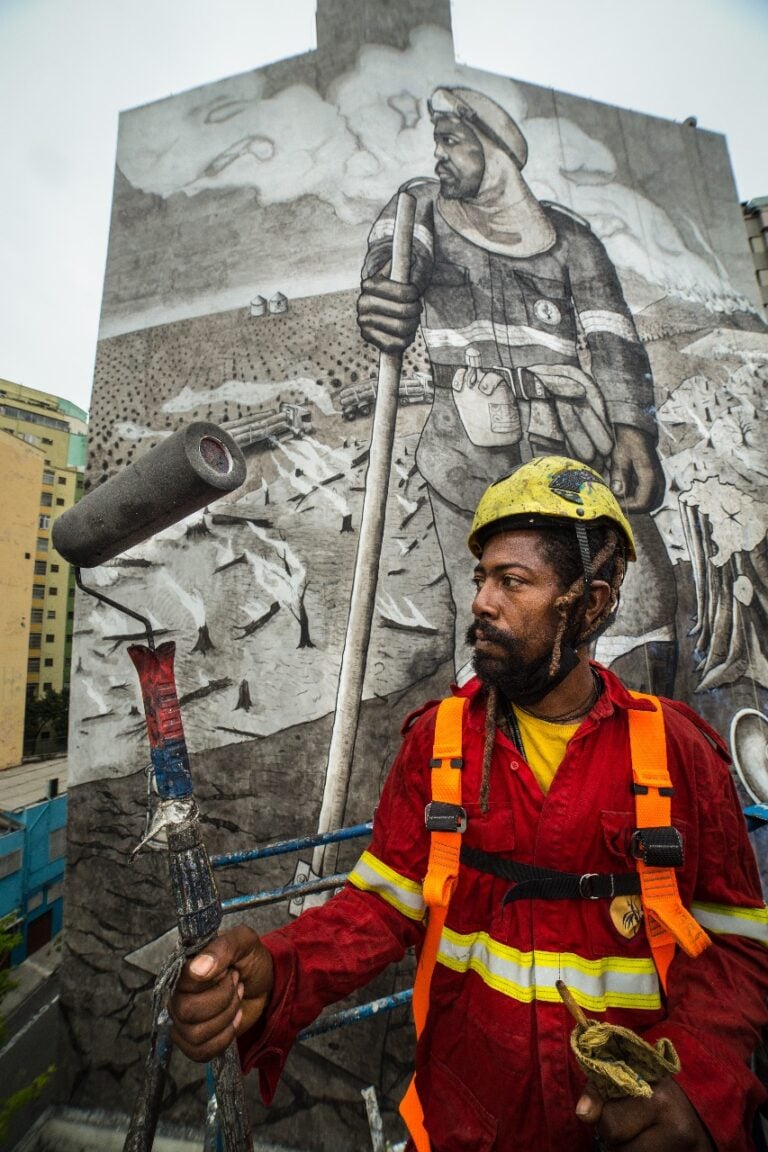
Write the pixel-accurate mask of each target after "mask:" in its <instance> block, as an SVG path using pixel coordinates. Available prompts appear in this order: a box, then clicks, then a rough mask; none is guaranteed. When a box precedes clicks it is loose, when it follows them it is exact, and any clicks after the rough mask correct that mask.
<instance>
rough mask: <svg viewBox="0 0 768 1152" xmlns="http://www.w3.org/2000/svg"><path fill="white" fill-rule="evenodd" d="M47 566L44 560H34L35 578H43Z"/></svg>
mask: <svg viewBox="0 0 768 1152" xmlns="http://www.w3.org/2000/svg"><path fill="white" fill-rule="evenodd" d="M47 571H48V564H47V563H46V561H45V560H35V576H45V574H46V572H47Z"/></svg>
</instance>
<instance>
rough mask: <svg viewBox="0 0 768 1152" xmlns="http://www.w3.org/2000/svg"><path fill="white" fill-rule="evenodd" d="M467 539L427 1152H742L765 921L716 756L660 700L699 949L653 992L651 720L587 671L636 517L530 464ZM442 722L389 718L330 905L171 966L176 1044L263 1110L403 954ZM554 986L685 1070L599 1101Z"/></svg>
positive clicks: (597, 670) (694, 724) (685, 718)
mask: <svg viewBox="0 0 768 1152" xmlns="http://www.w3.org/2000/svg"><path fill="white" fill-rule="evenodd" d="M469 545H470V549H471V551H472V552H473V554H474V555H475V556H476V557H477V560H478V563H477V566H476V568H475V585H476V591H475V597H474V600H473V603H472V612H473V615H474V623H473V624H472V627H471V628H470V630H469V634H468V638H469V642H470V643H471V645H472V647H473V651H474V664H475V670H476V676H475V677H474V678H473V679H472V680H470V681H469V682H468V683H467V684H466V685H464V686H463V687H462V688H461V689H455V690H454V694H457V695H461V696H465V697H466V698H467V700H468V703H467V706H466V709H465V719H464V725H463V737H462V752H463V762H464V767H463V769H462V805H463V807H464V808H465V810H466V816H467V826H466V831H465V832H464V834H463V847H462V863H461V867H460V871H459V880H458V885H457V888H456V890H455V892H454V895H453V897H452V899H451V903H450V906H449V909H448V915H447V920H446V923H445V927H444V929H443V931H442V935H441V938H440V946H439V952H438V956H437V963H436V965H435V971H434V976H433V978H432V984H431V990H430V1008H429V1013H428V1016H427V1023H426V1027H425V1029H424V1031H423V1033H422V1035H421V1038H420V1040H419V1043H418V1046H417V1051H416V1086H417V1089H418V1094H419V1099H420V1102H421V1105H422V1107H423V1111H424V1123H425V1127H426V1130H427V1133H428V1135H429V1139H430V1144H431V1148H432V1150H433V1152H483V1150H486V1149H496V1150H498V1152H513V1150H514V1152H560V1149H561V1147H563V1146H565V1147H568V1148H569V1149H572V1150H574V1152H588V1150H589V1149H591V1148H592V1147H593V1139H594V1132H595V1129H596V1130H597V1132H598V1133H599V1134H600V1136H601V1137H602V1139H603V1141H604V1142H605V1144H606V1145H607V1146H608V1147H609V1148H617V1149H618V1148H620V1149H622V1150H624V1152H680V1150H683V1149H689V1150H694V1152H704V1150H706V1149H711V1148H716V1149H721V1150H723V1152H748V1150H749V1149H752V1148H753V1147H754V1145H753V1143H752V1138H751V1136H750V1132H751V1131H752V1125H753V1120H754V1116H755V1112H756V1109H757V1108H759V1107H760V1106H761V1105H762V1104H763V1103H764V1101H765V1091H764V1089H763V1088H762V1087H761V1085H760V1084H759V1082H758V1081H757V1079H756V1078H755V1077H754V1076H753V1075H752V1073H751V1071H750V1067H749V1064H750V1059H751V1056H752V1054H753V1051H754V1049H755V1048H756V1046H757V1045H758V1043H759V1038H760V1031H761V1029H762V1028H763V1027H765V1025H766V1023H768V1009H767V1008H766V998H767V997H768V965H766V962H765V961H766V951H765V947H764V945H765V944H766V943H768V909H766V908H765V906H764V904H763V900H762V896H761V892H760V884H759V879H758V876H757V870H756V866H755V861H754V857H753V854H752V850H751V847H750V844H749V840H748V837H747V834H746V829H745V826H744V821H743V817H742V814H741V811H740V807H739V804H738V801H737V798H736V796H735V793H734V790H733V786H732V782H731V778H730V773H729V771H728V767H727V764H728V754H727V750H726V748H725V746H724V744H723V742H722V741H721V739H720V738H719V737H718V736H717V734H716V733H715V732H714V731H712V729H710V728H709V727H708V725H706V723H705V722H704V721H703V720H701V719H700V718H699V717H698V716H697V715H696V714H695V713H694V712H692V711H691V710H690V709H689V708H687V707H686V706H685V705H684V704H680V703H677V702H674V701H671V700H664V701H663V706H662V714H663V718H664V727H665V738H666V747H667V760H668V770H669V775H670V778H671V784H672V787H673V789H674V792H673V796H672V800H671V820H670V824H671V826H674V827H675V828H676V829H678V831H679V832H680V833H681V835H682V838H683V841H684V854H683V853H681V855H680V859H679V860H678V861H677V865H678V866H677V867H676V868H675V876H676V883H677V888H678V891H679V895H680V899H681V901H682V905H683V907H684V908H685V909H687V910H688V911H689V912H690V913H692V915H693V916H694V917H695V919H696V921H697V923H698V926H700V927H701V928H703V929H704V930H705V932H706V933H708V934H709V936H710V937H711V944H710V946H709V947H707V948H706V949H705V950H704V951H703V952H702V953H701V954H700V955H698V956H696V957H691V956H689V955H688V954H686V952H685V951H683V950H682V948H677V950H676V952H675V954H674V958H673V959H672V962H671V966H670V967H669V971H668V973H667V975H666V990H664V987H663V985H662V982H661V981H660V979H659V974H658V972H657V967H656V965H655V963H654V957H653V954H652V950H651V947H650V944H649V939H648V936H647V934H646V931H645V925H646V922H647V916H645V915H644V913H645V911H646V908H645V904H644V903H643V901H644V899H645V895H643V896H642V897H641V895H639V894H638V887H637V886H635V887H634V888H633V883H634V876H635V874H636V867H637V862H636V859H635V853H636V850H637V849H636V841H633V833H634V832H635V829H636V828H637V819H636V815H637V813H636V808H635V803H636V797H635V795H633V788H632V781H633V777H632V762H631V755H630V745H629V727H630V719H629V717H630V714H631V713H632V712H633V710H640V711H641V712H642V711H643V710H646V711H647V710H649V709H652V704H651V703H650V702H649V701H648V700H647V699H642V698H641V699H638V698H636V697H635V696H633V695H631V694H630V693H629V692H628V691H627V690H626V689H625V688H624V686H623V685H622V684H621V682H620V681H619V680H618V679H617V678H616V677H615V676H614V675H613V674H612V673H611V672H610V671H608V670H607V669H605V668H603V667H601V666H600V665H597V664H595V663H593V662H590V660H589V656H588V644H589V642H590V641H591V640H593V639H594V637H595V636H596V635H597V634H598V633H599V631H600V630H601V629H602V628H603V627H605V626H606V624H607V622H608V621H609V619H610V618H611V616H612V614H613V612H614V610H615V608H616V605H617V602H618V593H619V587H620V585H621V581H622V578H623V575H624V569H625V564H626V561H627V560H632V559H633V558H634V543H633V540H632V533H631V529H630V527H629V524H628V522H627V520H626V518H625V517H624V515H623V513H622V512H621V510H620V508H619V506H618V504H617V502H616V500H615V498H614V497H613V496H612V494H611V492H610V491H609V489H608V487H607V486H606V485H605V483H604V481H603V480H602V479H601V477H600V476H599V474H598V473H596V472H593V471H592V470H591V469H589V468H587V467H586V466H584V465H582V464H580V463H579V462H577V461H574V460H569V459H567V458H563V457H551V456H550V457H539V458H537V459H534V460H532V461H530V462H528V463H527V464H524V465H522V466H520V467H518V468H517V469H516V470H515V471H514V472H513V473H511V474H510V475H509V476H507V477H504V478H503V479H502V480H500V481H498V482H497V483H496V484H493V485H491V487H490V488H489V489H488V490H487V491H486V493H485V495H484V496H483V497H482V499H481V501H480V504H479V505H478V508H477V512H476V514H475V518H474V522H473V525H472V532H471V535H470V538H469ZM435 714H436V703H435V702H434V701H433V702H431V703H429V704H426V705H425V706H424V707H423V708H422V709H420V710H419V711H417V712H416V713H414V714H413V715H411V716H410V717H409V718H408V719H407V720H406V722H405V725H404V728H403V743H402V746H401V749H400V751H399V753H398V756H397V758H396V760H395V762H394V764H393V767H392V769H391V771H390V774H389V777H388V780H387V782H386V785H385V787H384V790H383V793H382V797H381V803H380V805H379V807H378V809H377V813H376V818H375V821H374V831H373V838H372V841H371V845H370V848H369V849H368V850H367V851H366V852H364V853H363V855H362V857H361V859H360V860H359V861H358V863H357V865H356V866H355V868H354V870H353V871H352V872H351V873H350V876H349V881H348V883H347V884H346V886H345V887H344V889H343V890H342V891H341V892H340V893H339V894H338V895H337V896H336V897H334V898H333V899H332V900H330V901H329V902H328V903H327V904H326V905H324V906H323V907H321V908H318V909H314V910H311V911H308V912H306V913H305V914H304V915H302V916H301V917H300V918H299V919H298V920H296V921H295V922H293V923H291V924H289V925H288V926H287V927H285V928H282V929H279V930H278V931H275V932H271V933H269V934H268V935H266V936H265V937H264V938H263V940H261V939H260V938H259V937H258V936H257V935H256V933H255V932H253V931H252V930H251V929H249V928H248V927H246V926H244V925H239V926H238V927H236V928H234V929H232V930H230V931H228V932H225V933H223V934H222V935H221V936H220V937H218V938H217V939H216V940H214V941H212V942H211V943H210V944H208V945H207V946H206V948H205V951H204V952H203V953H202V954H200V955H198V956H197V957H196V958H195V959H193V960H192V961H190V962H188V963H187V965H186V966H185V968H184V971H183V973H182V976H181V978H180V980H179V983H178V985H177V988H176V991H175V992H174V994H173V997H172V999H171V1002H170V1011H171V1015H172V1017H173V1021H174V1029H173V1037H174V1040H175V1042H176V1043H177V1045H178V1046H179V1047H180V1048H181V1049H182V1050H183V1051H184V1052H185V1053H186V1054H187V1055H188V1056H190V1057H191V1058H192V1059H195V1060H201V1061H202V1060H209V1059H211V1057H212V1056H214V1055H216V1054H218V1053H220V1052H221V1051H223V1049H224V1048H225V1047H226V1045H227V1044H228V1043H229V1042H230V1041H231V1040H232V1038H233V1036H234V1035H237V1036H238V1041H239V1046H240V1052H241V1058H242V1062H243V1066H244V1068H245V1069H246V1070H248V1069H250V1068H254V1067H255V1068H258V1070H259V1073H260V1077H261V1088H262V1094H263V1096H264V1099H265V1100H266V1101H267V1102H269V1101H270V1100H271V1098H272V1096H273V1094H274V1091H275V1087H276V1084H277V1081H278V1078H279V1076H280V1072H281V1070H282V1067H283V1064H284V1063H285V1060H286V1058H287V1055H288V1052H289V1050H290V1048H291V1045H292V1043H293V1041H294V1039H295V1037H296V1035H297V1033H298V1032H299V1031H300V1030H301V1029H302V1028H303V1027H305V1026H306V1025H307V1024H308V1023H310V1022H311V1021H312V1020H313V1019H314V1018H315V1017H316V1015H317V1014H318V1013H319V1012H320V1011H321V1009H322V1008H323V1007H324V1006H326V1005H327V1004H330V1003H332V1002H334V1001H336V1000H339V999H341V998H343V997H344V996H346V995H347V994H348V993H350V992H351V991H352V990H353V989H355V988H358V987H360V986H361V985H363V984H365V983H366V982H367V981H368V980H370V979H371V978H372V977H373V976H374V975H375V974H377V973H378V972H380V971H381V970H382V969H383V968H384V967H385V966H386V965H387V964H389V963H391V962H392V961H396V960H398V959H399V958H400V957H401V956H402V955H403V953H404V951H405V949H406V948H408V947H410V946H415V947H416V948H417V949H418V948H419V947H420V945H421V942H422V940H423V936H424V918H425V903H424V898H423V894H422V880H423V878H424V876H425V874H426V871H427V863H428V855H429V838H430V833H429V832H428V831H427V829H426V828H425V815H424V813H425V805H427V804H428V803H429V801H430V772H431V769H430V760H431V758H432V745H433V737H434V727H435ZM656 831H658V830H656ZM662 831H663V830H662ZM666 831H668V832H669V831H671V829H670V828H667V829H666ZM510 860H513V861H515V862H517V865H516V866H519V867H521V868H522V870H523V872H525V868H526V866H528V867H529V866H531V865H533V866H537V867H539V868H543V869H548V870H551V871H553V872H556V873H558V874H559V875H558V884H559V883H560V881H561V880H562V881H563V883H564V884H565V887H562V886H560V887H558V891H557V894H556V895H555V896H554V898H553V893H552V891H551V889H549V890H548V889H547V885H546V884H544V885H543V886H542V885H541V884H539V882H538V881H537V880H535V879H533V880H532V881H531V882H529V883H528V885H527V886H526V884H523V883H518V884H516V885H515V886H514V887H512V888H511V889H510V880H509V878H506V879H505V878H504V877H503V876H502V875H501V874H500V873H501V872H502V871H503V867H502V868H500V867H499V864H498V862H499V861H501V862H502V863H503V864H504V865H507V864H508V862H509V861H510ZM531 875H533V874H532V873H531ZM518 878H519V877H516V879H518ZM568 884H570V885H571V888H570V890H567V888H568ZM683 914H685V913H683ZM697 930H698V928H697ZM558 979H562V980H564V981H565V983H566V984H567V985H568V987H569V988H570V990H571V992H572V993H573V995H574V996H575V998H576V999H577V1000H578V1001H579V1003H580V1004H581V1005H582V1006H583V1007H584V1008H585V1009H586V1011H587V1013H588V1015H589V1016H590V1017H592V1018H596V1019H599V1020H605V1021H607V1022H609V1023H616V1024H621V1025H625V1026H627V1027H630V1028H633V1029H634V1030H635V1031H636V1032H638V1033H639V1034H641V1035H642V1036H643V1037H644V1038H645V1039H646V1040H648V1041H649V1042H651V1043H653V1042H655V1041H656V1040H657V1039H658V1038H659V1037H661V1036H666V1037H668V1038H669V1039H670V1040H671V1041H672V1042H673V1043H674V1045H675V1047H676V1049H677V1052H678V1055H679V1057H680V1060H681V1063H682V1071H681V1072H680V1074H679V1075H678V1076H677V1077H675V1078H674V1079H673V1078H666V1079H664V1080H662V1081H661V1082H660V1083H658V1085H656V1086H655V1088H654V1091H653V1094H652V1096H651V1097H650V1098H649V1099H631V1100H629V1099H626V1100H624V1099H622V1100H615V1101H610V1102H608V1103H602V1102H601V1101H600V1100H599V1098H598V1096H597V1094H596V1093H595V1091H594V1090H593V1089H592V1088H591V1087H590V1085H589V1084H588V1083H587V1084H585V1078H584V1076H583V1074H582V1073H581V1072H580V1071H579V1069H578V1067H577V1066H576V1064H575V1062H574V1059H573V1057H572V1055H571V1052H570V1048H569V1043H568V1038H569V1033H570V1029H571V1023H570V1022H569V1019H568V1017H567V1014H566V1012H565V1010H564V1008H563V1005H562V1003H560V1001H559V997H558V995H557V991H556V986H555V985H556V981H557V980H558ZM564 1142H565V1143H564Z"/></svg>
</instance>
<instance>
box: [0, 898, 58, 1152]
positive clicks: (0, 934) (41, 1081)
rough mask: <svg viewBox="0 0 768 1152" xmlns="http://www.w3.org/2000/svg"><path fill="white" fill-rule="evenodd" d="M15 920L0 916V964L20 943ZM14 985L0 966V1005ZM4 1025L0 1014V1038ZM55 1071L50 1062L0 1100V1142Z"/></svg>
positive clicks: (53, 1065) (20, 937) (3, 1034)
mask: <svg viewBox="0 0 768 1152" xmlns="http://www.w3.org/2000/svg"><path fill="white" fill-rule="evenodd" d="M16 920H17V916H16V915H15V914H13V913H11V914H10V915H9V916H3V917H0V965H2V963H3V961H4V960H5V958H6V956H7V955H8V954H9V953H10V952H11V951H12V950H13V949H14V948H15V947H16V945H17V944H20V943H21V940H22V936H21V933H20V932H15V931H14V927H13V926H14V923H15V922H16ZM15 987H16V981H15V980H14V979H13V977H12V976H11V973H10V972H9V970H8V969H7V968H2V967H0V1005H2V1002H3V1000H4V999H5V997H6V996H7V995H8V993H9V992H10V991H11V989H13V988H15ZM5 1027H6V1026H5V1020H4V1019H3V1017H2V1015H0V1040H2V1039H3V1037H4V1036H5ZM55 1071H56V1065H55V1064H50V1065H49V1066H48V1068H46V1070H45V1072H43V1073H41V1075H40V1076H36V1077H35V1078H34V1080H33V1081H32V1083H31V1084H27V1085H26V1087H25V1088H19V1089H18V1091H16V1092H14V1093H13V1094H12V1095H11V1096H8V1097H7V1098H6V1099H5V1100H0V1143H2V1141H4V1140H5V1138H6V1137H7V1135H8V1126H9V1124H10V1122H11V1117H12V1116H13V1115H15V1113H16V1112H18V1111H19V1109H20V1108H23V1107H24V1106H25V1105H26V1104H29V1103H31V1102H32V1101H33V1100H36V1099H37V1097H38V1096H39V1095H40V1093H41V1092H42V1090H43V1088H44V1087H45V1085H46V1084H47V1083H48V1081H49V1080H50V1078H51V1076H53V1074H54V1072H55Z"/></svg>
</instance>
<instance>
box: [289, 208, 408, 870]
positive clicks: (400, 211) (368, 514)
mask: <svg viewBox="0 0 768 1152" xmlns="http://www.w3.org/2000/svg"><path fill="white" fill-rule="evenodd" d="M415 215H416V199H415V197H413V196H411V194H410V193H409V192H407V191H402V192H401V193H400V195H399V196H398V199H397V210H396V213H395V225H394V235H393V238H392V268H391V272H390V279H391V280H396V281H397V282H398V283H400V284H406V283H407V282H408V280H409V279H410V274H411V249H412V246H413V224H414V219H415ZM402 366H403V357H402V353H400V354H393V353H389V352H382V353H380V359H379V379H378V386H377V389H376V408H375V409H374V415H373V426H372V428H371V449H370V457H369V462H368V472H367V475H366V478H365V496H364V498H363V512H362V517H361V520H360V537H359V540H358V545H357V557H356V560H355V574H354V578H353V582H352V597H351V600H350V605H349V619H348V621H347V634H346V638H345V641H344V651H343V653H342V657H341V668H340V670H339V687H338V692H337V695H336V711H335V713H334V717H333V729H332V731H331V743H330V746H329V749H328V768H327V771H326V776H325V788H324V791H323V802H322V806H321V809H320V817H319V820H318V826H317V830H318V833H324V832H330V831H332V830H334V829H335V828H339V827H340V826H341V824H342V822H343V819H344V808H345V805H346V800H347V790H348V787H349V777H350V774H351V771H352V756H353V753H354V748H355V735H356V733H357V723H358V718H359V715H360V702H361V699H362V695H363V680H364V678H365V662H366V657H367V655H368V641H369V640H370V635H371V622H372V620H373V609H374V603H375V599H376V584H377V580H378V574H379V559H380V557H381V543H382V539H383V536H384V519H385V513H386V507H387V492H388V489H389V475H390V471H391V468H392V448H393V445H394V440H395V423H396V420H397V397H398V389H399V386H400V373H401V371H402ZM336 850H337V848H336V846H335V845H328V846H326V847H324V848H317V849H316V850H315V854H314V857H313V860H312V871H313V872H314V873H315V874H316V875H317V876H322V875H324V865H325V862H326V860H327V859H328V855H329V854H330V853H331V852H333V853H334V854H335V852H336Z"/></svg>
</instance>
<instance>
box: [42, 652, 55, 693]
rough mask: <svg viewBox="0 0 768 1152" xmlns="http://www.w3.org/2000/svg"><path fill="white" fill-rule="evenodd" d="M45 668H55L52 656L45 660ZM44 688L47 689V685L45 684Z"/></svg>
mask: <svg viewBox="0 0 768 1152" xmlns="http://www.w3.org/2000/svg"><path fill="white" fill-rule="evenodd" d="M43 667H44V668H53V658H52V657H51V656H46V658H45V660H43ZM43 687H44V688H45V687H46V685H45V684H44V685H43Z"/></svg>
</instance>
